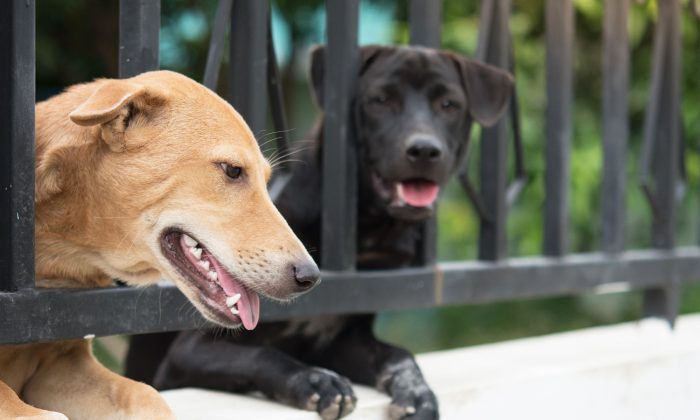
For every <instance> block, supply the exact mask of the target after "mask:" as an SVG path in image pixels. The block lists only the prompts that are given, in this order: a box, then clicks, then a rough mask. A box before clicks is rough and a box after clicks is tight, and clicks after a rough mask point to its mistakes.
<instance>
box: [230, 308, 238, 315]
mask: <svg viewBox="0 0 700 420" xmlns="http://www.w3.org/2000/svg"><path fill="white" fill-rule="evenodd" d="M229 309H230V310H231V313H232V314H234V315H238V314H239V312H238V309H236V308H229Z"/></svg>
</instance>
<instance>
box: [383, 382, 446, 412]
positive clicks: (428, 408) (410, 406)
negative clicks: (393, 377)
mask: <svg viewBox="0 0 700 420" xmlns="http://www.w3.org/2000/svg"><path fill="white" fill-rule="evenodd" d="M389 418H391V419H392V420H398V419H401V420H419V419H420V420H437V419H439V418H440V415H439V414H438V404H437V398H435V394H433V392H432V391H431V390H430V389H429V388H428V387H427V385H424V386H422V387H417V388H414V389H401V390H397V392H394V393H392V394H391V405H389Z"/></svg>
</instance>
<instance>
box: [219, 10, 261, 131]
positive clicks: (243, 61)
mask: <svg viewBox="0 0 700 420" xmlns="http://www.w3.org/2000/svg"><path fill="white" fill-rule="evenodd" d="M269 7H270V5H269V2H268V0H255V1H250V0H243V1H234V2H233V8H232V9H231V39H230V44H231V45H230V46H231V59H230V60H229V85H230V89H229V102H230V103H231V105H233V107H234V108H236V110H237V111H238V112H239V113H240V114H241V115H242V116H243V118H244V119H245V120H246V122H247V123H248V126H250V129H251V130H252V131H253V133H254V134H255V136H256V137H258V138H259V137H260V135H261V134H262V133H263V131H264V130H265V127H266V126H267V124H266V123H267V94H266V92H267V25H268V23H269V15H268V13H269Z"/></svg>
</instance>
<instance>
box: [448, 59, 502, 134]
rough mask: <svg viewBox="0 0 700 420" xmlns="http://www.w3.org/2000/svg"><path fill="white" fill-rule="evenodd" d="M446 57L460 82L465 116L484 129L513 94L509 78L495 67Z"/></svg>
mask: <svg viewBox="0 0 700 420" xmlns="http://www.w3.org/2000/svg"><path fill="white" fill-rule="evenodd" d="M446 54H447V56H448V58H449V59H450V60H452V61H453V62H454V63H455V65H456V66H457V70H458V71H459V75H460V77H461V78H462V83H463V85H464V90H465V91H466V93H467V103H468V105H467V107H468V110H469V114H470V115H471V116H472V118H474V120H476V121H477V122H478V123H479V124H481V125H483V126H485V127H490V126H492V125H494V124H496V122H498V120H499V119H500V118H501V115H503V113H504V112H505V110H506V108H507V107H508V102H509V100H510V97H511V95H512V93H513V84H514V82H513V76H511V75H510V73H508V72H507V71H505V70H502V69H499V68H498V67H494V66H491V65H488V64H483V63H480V62H478V61H474V60H470V59H468V58H465V57H462V56H459V55H457V54H452V53H446Z"/></svg>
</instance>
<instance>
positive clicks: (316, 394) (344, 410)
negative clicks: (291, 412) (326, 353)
mask: <svg viewBox="0 0 700 420" xmlns="http://www.w3.org/2000/svg"><path fill="white" fill-rule="evenodd" d="M288 385H289V389H291V390H292V393H293V397H292V398H293V401H292V404H293V405H295V406H296V407H298V408H302V409H304V410H309V411H316V412H317V413H318V414H319V415H320V416H321V418H322V419H323V420H335V419H339V418H341V417H345V416H347V415H348V414H350V413H352V411H353V410H354V409H355V403H356V402H357V397H355V393H354V392H353V390H352V386H351V384H350V381H349V380H348V379H347V378H344V377H342V376H340V375H338V374H337V373H335V372H331V371H330V370H326V369H322V368H309V369H305V370H303V371H301V372H298V373H295V374H294V375H293V376H292V377H291V378H290V379H289V381H288Z"/></svg>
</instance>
